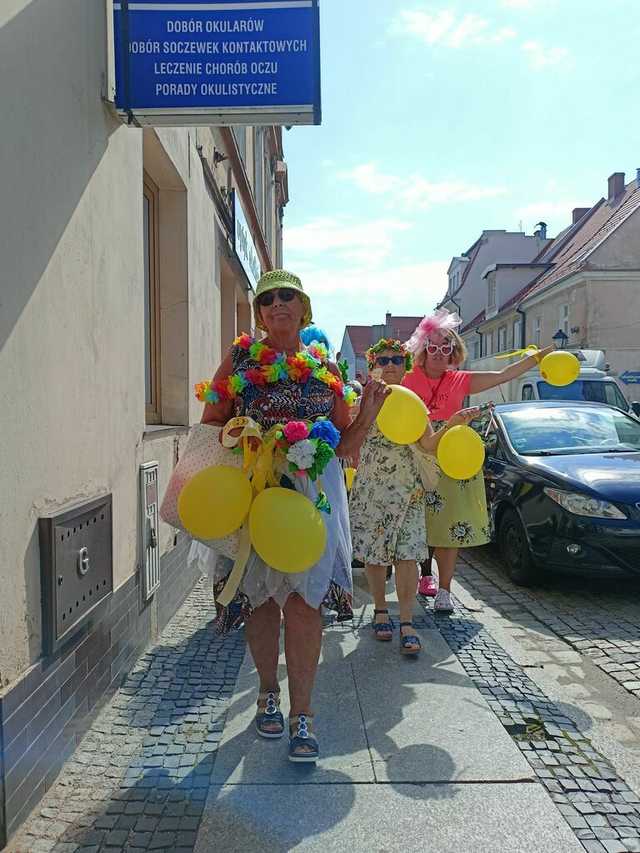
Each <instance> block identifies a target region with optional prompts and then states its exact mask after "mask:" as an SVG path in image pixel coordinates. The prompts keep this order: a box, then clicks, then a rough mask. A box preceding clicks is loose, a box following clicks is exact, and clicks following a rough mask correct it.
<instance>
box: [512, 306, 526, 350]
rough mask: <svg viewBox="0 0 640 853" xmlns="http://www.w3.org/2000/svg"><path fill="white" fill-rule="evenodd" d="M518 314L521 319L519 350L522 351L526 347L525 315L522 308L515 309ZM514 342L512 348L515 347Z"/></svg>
mask: <svg viewBox="0 0 640 853" xmlns="http://www.w3.org/2000/svg"><path fill="white" fill-rule="evenodd" d="M516 311H517V312H518V314H519V315H520V316H521V317H522V328H521V329H520V349H524V348H525V347H526V345H527V344H526V343H525V342H526V340H527V315H526V314H525V312H524V311H523V310H522V308H516ZM515 345H516V342H515V341H514V342H513V346H514V347H515Z"/></svg>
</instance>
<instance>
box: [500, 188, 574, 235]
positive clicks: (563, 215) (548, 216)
mask: <svg viewBox="0 0 640 853" xmlns="http://www.w3.org/2000/svg"><path fill="white" fill-rule="evenodd" d="M574 207H589V205H588V204H582V203H581V202H579V201H575V200H571V199H566V198H564V199H562V198H560V199H558V197H557V196H555V198H549V199H547V200H544V199H542V200H541V201H534V202H531V203H530V204H526V205H524V206H523V207H520V208H518V210H516V217H517V219H518V220H522V224H523V227H524V230H525V231H527V232H528V231H530V230H531V229H532V228H533V226H534V225H535V224H536V223H538V222H546V223H547V225H548V226H549V230H548V234H549V235H550V236H551V235H553V236H555V235H557V234H558V233H559V232H560V231H562V230H563V229H564V228H566V227H567V226H568V225H570V224H571V212H572V211H573V209H574Z"/></svg>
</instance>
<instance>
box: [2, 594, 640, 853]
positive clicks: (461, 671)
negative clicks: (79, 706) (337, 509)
mask: <svg viewBox="0 0 640 853" xmlns="http://www.w3.org/2000/svg"><path fill="white" fill-rule="evenodd" d="M361 580H362V579H360V581H361ZM430 606H431V604H430V603H426V608H427V609H424V608H423V607H422V605H420V604H419V603H418V602H417V603H416V611H415V612H416V622H415V624H416V627H417V628H418V630H419V631H420V633H421V636H422V640H423V645H424V651H423V654H422V655H421V656H420V657H419V658H418V659H416V660H411V659H407V658H402V657H401V656H400V654H399V651H398V639H397V631H396V636H395V638H394V642H392V643H386V644H384V643H378V642H376V641H375V639H374V637H373V634H372V630H371V627H370V621H371V604H370V602H369V599H368V596H367V594H366V593H365V592H364V591H363V589H362V586H361V584H359V585H358V586H357V588H356V618H355V619H354V623H353V624H349V625H343V626H340V625H333V626H331V627H328V628H326V630H325V637H324V644H323V657H322V660H321V664H320V668H319V673H318V680H317V689H316V694H315V709H316V712H317V731H318V735H319V738H320V743H321V750H322V758H321V761H320V763H319V765H318V767H317V768H313V767H310V766H308V765H307V766H305V765H292V764H290V763H289V762H288V761H287V759H286V741H285V740H282V741H275V742H274V741H271V742H268V741H263V740H261V739H259V738H258V737H257V735H256V734H255V730H254V727H253V716H254V712H255V699H256V693H257V681H256V674H255V671H254V669H253V666H252V664H251V661H250V659H249V657H248V656H246V655H244V639H243V636H242V633H239V634H235V635H233V636H231V637H228V638H226V639H224V640H222V639H221V638H219V637H217V636H216V635H215V633H214V632H213V630H212V627H211V618H212V607H211V596H210V592H209V588H208V584H207V582H206V581H205V580H203V581H202V582H201V583H199V584H198V585H197V587H196V589H195V590H194V591H193V593H192V595H191V596H190V597H189V599H188V601H187V602H186V603H185V605H184V606H183V607H182V608H181V610H180V611H179V612H178V614H176V617H175V618H174V619H173V620H172V622H171V623H170V624H169V626H168V627H167V629H166V630H165V632H164V633H163V635H162V637H161V638H160V641H159V642H158V644H157V645H156V646H154V647H153V648H151V649H149V650H148V651H147V653H146V654H145V655H144V656H143V657H142V658H141V659H140V661H139V662H138V664H137V665H136V667H135V669H134V671H133V672H132V673H131V675H130V676H129V677H128V679H127V680H126V682H125V684H124V685H123V687H122V689H121V690H120V691H119V692H118V694H116V696H115V697H114V698H113V700H112V701H111V702H110V703H109V704H108V705H106V706H105V707H104V708H103V709H102V711H101V713H100V715H99V717H98V719H97V720H96V722H95V724H94V725H93V726H92V728H91V730H90V731H89V732H88V734H87V735H86V736H85V738H84V739H83V741H82V743H81V744H80V747H79V748H78V750H77V751H76V753H75V754H74V755H73V756H72V758H71V759H70V761H69V762H68V764H67V766H66V767H65V769H64V771H63V773H62V774H61V775H60V777H59V779H58V780H57V782H56V784H55V785H54V787H53V788H52V790H51V791H50V792H49V793H48V794H47V796H46V797H45V799H44V800H43V801H42V803H41V804H40V806H39V807H38V808H37V809H36V810H35V812H34V813H33V814H32V816H31V817H30V819H29V820H28V821H27V823H26V824H25V826H24V827H23V828H22V830H21V831H20V833H19V834H18V836H17V837H15V838H14V839H12V841H11V842H10V844H9V846H8V847H7V850H8V851H10V853H51V851H53V853H77V851H83V853H103V851H105V853H108V851H111V853H115V851H125V850H126V851H132V853H133V851H139V853H141V851H145V850H154V851H165V853H194V851H195V853H205V851H206V853H209V851H211V850H222V851H225V853H235V851H238V853H240V851H242V853H252V851H262V850H265V849H266V850H269V851H274V853H276V852H277V851H283V853H284V851H289V850H304V851H307V850H309V851H314V850H317V851H320V850H322V851H331V850H340V851H342V850H343V849H344V848H345V846H346V847H348V848H350V851H353V853H359V851H366V853H370V852H371V851H374V853H382V851H391V850H396V849H399V850H404V851H409V853H410V852H411V851H425V850H426V851H430V853H454V851H455V853H471V851H473V853H475V851H477V850H491V851H492V853H517V851H520V850H522V851H527V853H537V851H540V853H543V851H544V853H576V851H588V853H638V851H640V801H639V799H638V797H637V796H636V795H635V794H634V793H633V791H632V790H631V789H630V788H629V786H628V785H627V784H626V783H625V781H624V780H623V779H621V778H620V777H619V776H618V775H617V774H616V771H615V769H614V768H613V767H612V766H611V764H610V762H608V761H607V760H606V758H604V757H603V756H602V755H600V754H599V753H597V752H596V751H595V750H594V749H593V746H592V744H591V743H590V741H589V740H588V738H587V737H586V736H585V735H584V734H583V733H582V732H580V731H579V730H578V729H577V728H576V726H575V724H574V723H573V721H572V720H570V719H569V718H568V717H567V716H566V709H563V708H562V707H560V706H559V705H558V704H555V703H553V702H552V701H550V700H549V699H548V697H546V696H545V694H544V693H543V692H542V691H541V690H540V689H539V688H538V687H537V686H536V685H535V684H534V683H533V682H532V681H531V680H530V679H529V678H528V676H527V674H526V672H524V671H523V670H522V668H521V667H520V666H519V665H518V664H517V663H515V662H514V661H513V660H512V659H511V658H510V656H509V654H508V653H507V652H506V651H505V650H504V649H503V648H502V647H501V646H500V645H499V644H498V643H497V642H496V641H495V640H494V639H493V638H492V637H491V636H490V635H489V634H488V633H487V632H486V630H485V629H484V628H483V626H482V625H481V623H480V622H478V621H477V619H475V618H474V615H473V613H472V612H471V611H470V610H467V609H465V607H464V606H463V605H459V609H458V611H457V612H456V614H455V615H454V616H453V617H451V618H449V617H443V616H438V617H435V616H434V614H433V613H432V611H431V610H430V609H428V608H430ZM392 614H393V615H394V621H396V623H397V621H398V620H397V605H395V606H394V605H392ZM243 655H244V657H243ZM284 675H285V673H284V669H283V672H282V687H283V694H284V695H285V696H286V683H285V680H284ZM284 710H285V711H286V707H285V709H284Z"/></svg>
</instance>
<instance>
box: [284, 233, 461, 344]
mask: <svg viewBox="0 0 640 853" xmlns="http://www.w3.org/2000/svg"><path fill="white" fill-rule="evenodd" d="M409 228H410V225H409V224H408V223H406V222H403V221H401V220H399V219H391V218H388V219H385V218H378V219H371V220H368V221H362V222H354V221H352V220H350V219H347V218H344V217H336V218H330V217H323V218H318V219H314V220H311V221H310V222H307V223H305V224H302V225H297V226H292V227H289V228H285V231H284V253H285V266H286V267H287V268H290V269H292V270H293V271H295V272H298V273H300V276H301V277H302V280H303V283H304V287H305V290H306V291H307V292H308V293H309V295H310V297H311V300H312V302H313V310H314V318H315V320H316V322H317V323H318V324H319V325H320V326H322V328H323V329H325V331H326V332H327V333H328V335H329V337H330V339H331V341H332V343H333V344H334V346H336V347H339V346H340V344H341V342H342V336H343V333H344V327H345V325H346V324H347V323H349V324H356V325H371V324H374V323H381V322H384V316H385V313H386V312H387V311H391V313H393V314H400V315H415V316H422V314H425V313H426V312H427V311H430V310H431V309H432V308H433V307H434V306H435V305H436V303H437V302H438V300H439V299H440V298H441V297H442V295H443V294H444V292H445V290H446V287H447V267H448V265H449V261H448V260H443V261H431V262H425V263H401V262H400V263H399V262H398V261H397V257H398V256H399V253H398V252H397V251H396V246H395V242H396V240H397V238H398V237H399V236H400V235H401V234H403V233H404V232H406V231H407V230H408V229H409Z"/></svg>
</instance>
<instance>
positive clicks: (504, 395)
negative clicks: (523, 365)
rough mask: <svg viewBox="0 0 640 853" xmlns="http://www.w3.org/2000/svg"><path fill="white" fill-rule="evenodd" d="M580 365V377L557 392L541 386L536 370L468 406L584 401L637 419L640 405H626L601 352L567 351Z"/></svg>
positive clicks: (477, 397) (474, 400)
mask: <svg viewBox="0 0 640 853" xmlns="http://www.w3.org/2000/svg"><path fill="white" fill-rule="evenodd" d="M571 352H572V353H573V355H575V356H576V358H577V359H578V361H579V362H580V374H579V376H578V378H577V379H576V380H575V382H572V383H571V385H566V386H564V387H563V388H558V387H556V386H554V385H550V384H549V383H548V382H545V381H544V379H543V378H542V376H541V375H540V371H539V370H538V369H537V368H534V369H533V370H528V371H527V372H526V373H524V374H523V375H522V376H520V377H518V379H514V380H513V381H512V382H509V383H507V384H506V385H502V386H500V387H499V388H493V389H492V390H491V391H487V392H485V393H483V394H481V395H480V394H474V395H472V396H471V398H470V401H469V405H471V406H474V405H479V404H480V403H484V402H487V401H488V400H489V399H491V400H493V402H495V403H502V402H505V403H515V402H517V401H519V400H586V401H587V402H591V403H606V404H607V405H609V406H615V407H616V408H617V409H621V410H622V411H623V412H630V413H631V414H636V415H640V403H629V402H628V400H627V399H626V397H625V395H624V393H623V392H622V389H621V387H620V385H618V382H617V381H616V380H615V379H614V377H613V376H609V375H608V373H607V369H608V365H607V364H606V362H605V355H604V352H603V351H602V350H571Z"/></svg>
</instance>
